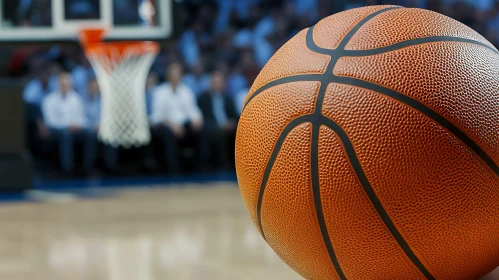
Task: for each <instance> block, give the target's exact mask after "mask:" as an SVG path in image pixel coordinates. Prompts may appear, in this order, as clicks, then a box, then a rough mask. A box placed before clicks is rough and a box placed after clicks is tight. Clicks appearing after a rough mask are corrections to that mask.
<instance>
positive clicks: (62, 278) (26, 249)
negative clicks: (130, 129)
mask: <svg viewBox="0 0 499 280" xmlns="http://www.w3.org/2000/svg"><path fill="white" fill-rule="evenodd" d="M37 195H38V197H45V198H48V199H49V201H46V202H37V203H33V202H30V203H19V204H1V205H0V225H1V226H0V279H9V280H68V279H71V280H160V279H161V280H163V279H174V280H184V279H185V280H250V279H251V280H254V279H258V280H265V279H269V280H295V279H296V280H298V279H301V278H300V277H299V276H297V275H296V274H295V273H294V272H293V271H292V270H291V269H289V268H288V267H287V266H286V265H285V264H283V263H282V262H281V261H280V259H279V258H278V257H277V256H276V255H275V253H274V252H273V251H272V250H271V249H270V248H269V247H268V246H267V245H266V243H265V242H264V241H263V239H262V238H261V237H260V236H259V234H258V232H257V231H256V229H255V227H254V225H253V223H252V222H251V221H250V219H249V216H248V214H247V212H246V209H245V208H244V206H243V203H242V200H241V197H240V194H239V191H238V189H237V187H236V186H235V185H232V184H217V185H214V186H211V187H206V186H203V187H200V186H199V185H184V186H182V187H179V188H167V189H166V188H151V189H147V188H141V189H136V190H121V191H120V192H119V194H118V195H115V196H109V197H106V198H99V199H92V200H72V197H71V196H51V195H45V196H42V195H41V194H37ZM488 279H499V277H491V278H488Z"/></svg>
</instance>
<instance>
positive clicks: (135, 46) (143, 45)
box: [79, 28, 160, 56]
mask: <svg viewBox="0 0 499 280" xmlns="http://www.w3.org/2000/svg"><path fill="white" fill-rule="evenodd" d="M105 33H106V31H105V30H104V29H102V28H97V29H84V30H82V31H81V32H80V36H79V38H80V43H81V45H82V46H83V48H84V50H85V53H86V54H87V55H88V56H92V55H107V56H110V55H114V54H116V52H118V54H119V55H123V54H124V53H135V54H145V53H158V52H159V49H160V47H159V44H158V43H156V42H152V41H142V42H134V41H121V42H103V39H104V35H105Z"/></svg>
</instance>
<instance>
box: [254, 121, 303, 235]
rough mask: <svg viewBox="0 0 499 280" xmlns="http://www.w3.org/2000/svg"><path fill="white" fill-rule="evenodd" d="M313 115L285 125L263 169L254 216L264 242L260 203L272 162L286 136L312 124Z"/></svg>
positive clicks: (272, 165)
mask: <svg viewBox="0 0 499 280" xmlns="http://www.w3.org/2000/svg"><path fill="white" fill-rule="evenodd" d="M312 119H313V115H305V116H301V117H298V118H296V119H294V120H292V121H291V122H290V123H288V124H287V125H286V127H285V128H284V129H283V130H282V131H281V135H280V136H279V138H278V139H277V142H276V144H275V146H274V149H273V150H272V154H271V156H270V158H269V160H268V162H267V166H266V167H265V172H264V173H263V178H262V183H261V185H260V192H259V194H258V203H257V206H256V216H257V219H258V227H259V228H260V232H261V234H262V237H263V239H265V240H266V238H265V232H264V231H263V226H262V212H261V210H262V202H263V195H264V193H265V188H266V187H267V182H268V180H269V176H270V172H271V171H272V168H273V167H274V162H275V160H276V159H277V156H278V155H279V152H280V151H281V147H282V145H283V144H284V141H285V140H286V138H287V137H288V134H289V133H290V132H291V131H292V130H293V129H295V128H296V127H298V126H299V125H302V124H304V123H307V122H312Z"/></svg>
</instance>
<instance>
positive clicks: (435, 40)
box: [343, 36, 499, 57]
mask: <svg viewBox="0 0 499 280" xmlns="http://www.w3.org/2000/svg"><path fill="white" fill-rule="evenodd" d="M440 42H444V43H445V42H458V43H467V44H473V45H478V46H481V47H485V48H487V49H489V50H491V51H493V52H495V53H496V54H499V51H498V50H496V49H495V48H493V47H491V46H489V45H487V44H484V43H481V42H478V41H475V40H471V39H465V38H459V37H452V36H433V37H425V38H418V39H413V40H408V41H403V42H400V43H396V44H393V45H390V46H386V47H381V48H376V49H370V50H345V51H344V52H343V56H353V57H357V56H371V55H378V54H383V53H388V52H391V51H396V50H400V49H403V48H406V47H412V46H418V45H422V44H428V43H440Z"/></svg>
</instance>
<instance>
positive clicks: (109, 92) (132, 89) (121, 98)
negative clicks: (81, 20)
mask: <svg viewBox="0 0 499 280" xmlns="http://www.w3.org/2000/svg"><path fill="white" fill-rule="evenodd" d="M104 33H105V31H104V29H85V30H82V31H81V32H80V42H81V44H82V46H83V48H84V50H85V54H86V56H87V57H88V59H89V61H90V63H91V65H92V67H93V69H94V71H95V74H96V78H97V82H98V84H99V87H100V90H101V94H102V113H101V124H100V128H99V138H100V139H101V140H102V141H103V142H104V143H107V144H110V145H112V146H115V147H117V146H123V147H125V148H130V147H132V146H142V145H146V144H148V143H149V141H150V140H151V135H150V131H149V121H148V118H147V109H146V101H145V87H146V80H147V76H148V73H149V69H150V68H151V66H152V63H153V62H154V59H155V58H156V56H157V55H158V53H159V44H158V43H156V42H149V41H144V42H103V36H104Z"/></svg>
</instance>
